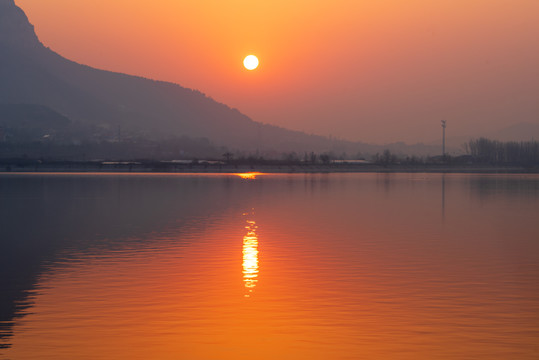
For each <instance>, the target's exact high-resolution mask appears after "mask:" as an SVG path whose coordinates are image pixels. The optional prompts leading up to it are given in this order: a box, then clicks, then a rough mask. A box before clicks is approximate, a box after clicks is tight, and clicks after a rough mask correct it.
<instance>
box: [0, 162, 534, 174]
mask: <svg viewBox="0 0 539 360" xmlns="http://www.w3.org/2000/svg"><path fill="white" fill-rule="evenodd" d="M9 173H17V174H30V173H126V174H128V173H146V174H231V173H261V174H320V173H464V174H539V167H537V166H535V167H522V166H490V165H460V164H459V165H444V164H431V165H387V166H383V165H375V164H361V165H357V164H329V165H313V164H300V165H223V164H197V165H194V164H190V165H185V164H180V165H178V164H166V165H163V164H160V163H156V164H138V163H128V162H126V163H116V164H110V165H103V164H96V163H76V164H61V165H60V164H39V165H35V164H31V165H30V164H28V165H19V164H1V163H0V174H9Z"/></svg>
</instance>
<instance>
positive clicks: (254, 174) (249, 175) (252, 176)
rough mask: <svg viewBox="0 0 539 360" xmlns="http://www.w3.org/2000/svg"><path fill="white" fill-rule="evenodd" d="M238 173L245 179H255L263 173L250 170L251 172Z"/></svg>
mask: <svg viewBox="0 0 539 360" xmlns="http://www.w3.org/2000/svg"><path fill="white" fill-rule="evenodd" d="M236 175H237V176H239V177H240V178H242V179H244V180H255V179H256V177H257V176H260V175H262V173H259V172H250V173H242V174H236Z"/></svg>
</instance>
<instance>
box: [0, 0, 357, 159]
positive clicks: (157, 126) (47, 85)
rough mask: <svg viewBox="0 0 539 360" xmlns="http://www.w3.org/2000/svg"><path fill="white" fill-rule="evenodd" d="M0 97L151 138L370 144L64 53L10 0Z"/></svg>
mask: <svg viewBox="0 0 539 360" xmlns="http://www.w3.org/2000/svg"><path fill="white" fill-rule="evenodd" d="M0 103H4V104H39V105H43V106H47V107H49V108H50V109H52V110H54V111H56V112H58V113H60V114H63V115H65V116H66V117H68V118H69V119H71V120H72V121H74V122H78V123H82V124H87V125H92V126H96V127H99V128H102V129H109V130H110V131H111V132H115V131H116V129H118V128H119V127H121V129H122V133H124V134H133V135H135V136H138V137H140V136H144V137H146V138H149V139H161V138H166V137H170V136H190V137H195V138H202V137H204V138H207V139H209V140H210V141H212V142H214V143H215V144H218V145H224V146H228V147H230V148H233V149H240V150H255V149H260V150H263V149H274V150H278V151H293V150H294V151H329V150H334V151H335V150H336V151H339V152H340V151H347V152H349V153H356V152H357V151H358V150H360V148H361V150H362V151H366V150H367V151H368V145H365V144H359V143H352V142H347V141H336V140H332V139H328V138H325V137H322V136H313V135H307V134H305V133H302V132H298V131H290V130H286V129H283V128H280V127H276V126H271V125H267V124H261V123H257V122H255V121H253V120H251V119H250V118H248V117H247V116H245V115H243V114H242V113H240V112H239V111H238V110H236V109H231V108H230V107H228V106H226V105H224V104H221V103H218V102H216V101H214V100H212V99H211V98H209V97H207V96H205V95H204V94H202V93H200V92H199V91H196V90H192V89H187V88H184V87H181V86H179V85H176V84H172V83H167V82H162V81H154V80H149V79H145V78H141V77H137V76H130V75H125V74H121V73H114V72H110V71H103V70H98V69H94V68H92V67H89V66H85V65H81V64H78V63H75V62H73V61H70V60H68V59H65V58H63V57H62V56H60V55H58V54H57V53H55V52H54V51H52V50H51V49H49V48H47V47H45V46H44V45H43V44H42V43H41V42H40V41H39V39H38V37H37V36H36V33H35V31H34V27H33V26H32V25H31V24H30V22H29V21H28V18H27V17H26V15H25V13H24V11H23V10H21V9H20V8H19V7H17V6H16V4H15V2H14V0H0ZM362 146H363V148H362Z"/></svg>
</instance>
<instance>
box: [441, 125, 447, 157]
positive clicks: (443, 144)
mask: <svg viewBox="0 0 539 360" xmlns="http://www.w3.org/2000/svg"><path fill="white" fill-rule="evenodd" d="M446 126H447V125H446V122H445V120H442V131H443V136H442V156H443V159H444V160H445V128H446Z"/></svg>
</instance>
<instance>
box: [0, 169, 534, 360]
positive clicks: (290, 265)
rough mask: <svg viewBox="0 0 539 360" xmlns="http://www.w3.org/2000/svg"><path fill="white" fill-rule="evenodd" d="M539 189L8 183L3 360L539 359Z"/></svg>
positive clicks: (160, 181)
mask: <svg viewBox="0 0 539 360" xmlns="http://www.w3.org/2000/svg"><path fill="white" fill-rule="evenodd" d="M538 219H539V177H538V176H522V175H454V174H453V175H438V174H331V175H330V174H321V175H299V174H298V175H261V176H257V177H255V178H252V177H251V178H250V177H248V176H244V177H240V176H236V175H200V176H198V175H196V176H195V175H170V176H158V175H103V174H102V175H91V174H90V175H77V174H63V175H62V174H58V175H39V174H34V175H16V174H10V175H0V246H1V253H0V270H1V277H0V294H1V295H0V296H1V297H0V315H1V318H0V359H10V360H18V359H54V360H64V359H65V360H67V359H69V360H72V359H92V360H95V359H111V360H112V359H188V360H197V359H253V358H254V359H539V221H538Z"/></svg>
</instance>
